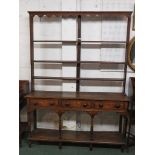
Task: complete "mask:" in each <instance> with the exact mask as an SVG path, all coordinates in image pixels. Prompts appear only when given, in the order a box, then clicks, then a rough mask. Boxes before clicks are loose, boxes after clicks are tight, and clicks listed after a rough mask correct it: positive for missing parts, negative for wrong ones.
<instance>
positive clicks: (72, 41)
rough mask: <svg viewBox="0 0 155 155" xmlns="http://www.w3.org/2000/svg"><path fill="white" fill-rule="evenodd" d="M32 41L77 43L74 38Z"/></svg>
mask: <svg viewBox="0 0 155 155" xmlns="http://www.w3.org/2000/svg"><path fill="white" fill-rule="evenodd" d="M33 42H53V43H75V44H76V43H77V41H76V40H33Z"/></svg>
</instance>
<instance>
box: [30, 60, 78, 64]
mask: <svg viewBox="0 0 155 155" xmlns="http://www.w3.org/2000/svg"><path fill="white" fill-rule="evenodd" d="M33 62H36V63H78V62H77V61H69V60H52V61H51V60H34V61H33Z"/></svg>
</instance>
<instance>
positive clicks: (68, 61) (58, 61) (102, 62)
mask: <svg viewBox="0 0 155 155" xmlns="http://www.w3.org/2000/svg"><path fill="white" fill-rule="evenodd" d="M33 62H36V63H76V64H77V63H86V64H87V63H91V64H92V63H100V64H125V62H114V61H70V60H34V61H33Z"/></svg>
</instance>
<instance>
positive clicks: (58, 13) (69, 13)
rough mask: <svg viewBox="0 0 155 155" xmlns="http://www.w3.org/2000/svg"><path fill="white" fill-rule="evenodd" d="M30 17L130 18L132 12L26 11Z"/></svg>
mask: <svg viewBox="0 0 155 155" xmlns="http://www.w3.org/2000/svg"><path fill="white" fill-rule="evenodd" d="M28 13H29V14H31V15H32V16H35V15H38V16H39V17H42V16H44V15H46V16H60V17H61V16H71V17H73V16H100V15H102V16H112V17H117V16H119V17H120V16H122V17H130V16H131V14H132V11H28Z"/></svg>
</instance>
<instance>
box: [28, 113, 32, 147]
mask: <svg viewBox="0 0 155 155" xmlns="http://www.w3.org/2000/svg"><path fill="white" fill-rule="evenodd" d="M27 118H28V137H30V136H31V123H32V118H31V112H28V113H27ZM28 144H29V147H31V141H30V140H28Z"/></svg>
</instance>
